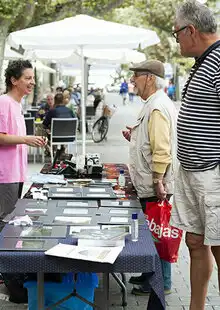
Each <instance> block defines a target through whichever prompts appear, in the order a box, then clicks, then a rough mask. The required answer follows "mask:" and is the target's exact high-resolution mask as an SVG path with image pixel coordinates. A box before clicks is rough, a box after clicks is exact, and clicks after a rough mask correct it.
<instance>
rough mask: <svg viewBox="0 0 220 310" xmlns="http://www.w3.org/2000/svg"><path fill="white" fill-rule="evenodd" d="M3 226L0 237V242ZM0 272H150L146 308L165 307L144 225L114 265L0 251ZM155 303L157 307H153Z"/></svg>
mask: <svg viewBox="0 0 220 310" xmlns="http://www.w3.org/2000/svg"><path fill="white" fill-rule="evenodd" d="M3 235H4V229H3V230H2V233H1V236H0V243H1V240H2V238H3ZM60 242H62V243H68V244H75V243H76V239H72V238H69V237H68V238H66V239H62V240H60ZM0 271H1V272H2V273H35V272H36V273H37V272H43V273H67V272H77V271H78V272H79V271H81V272H102V273H126V272H129V273H130V272H131V273H139V272H146V273H152V276H151V277H150V278H149V282H150V284H151V287H152V294H151V296H150V299H149V303H148V307H147V309H149V310H151V309H152V310H160V309H165V301H164V290H163V277H162V271H161V264H160V259H159V256H158V254H157V251H156V249H155V246H154V243H153V241H152V237H151V233H150V231H149V229H148V228H147V226H146V225H145V224H144V225H141V226H140V227H139V240H138V241H137V242H132V241H131V239H130V236H128V237H127V239H126V246H125V247H124V248H123V250H122V252H121V253H120V254H119V256H118V258H117V259H116V261H115V263H114V264H113V265H111V264H106V263H105V264H103V263H95V262H88V261H82V260H74V259H64V258H59V257H51V256H46V255H45V254H44V252H23V251H3V252H1V251H0ZM156 305H157V306H156Z"/></svg>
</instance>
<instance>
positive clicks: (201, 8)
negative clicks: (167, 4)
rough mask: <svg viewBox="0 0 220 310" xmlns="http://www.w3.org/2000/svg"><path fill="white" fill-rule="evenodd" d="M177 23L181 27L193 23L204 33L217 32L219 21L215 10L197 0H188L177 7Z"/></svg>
mask: <svg viewBox="0 0 220 310" xmlns="http://www.w3.org/2000/svg"><path fill="white" fill-rule="evenodd" d="M176 23H177V24H178V26H179V27H184V26H187V25H189V24H192V25H194V26H195V28H197V29H198V30H199V31H200V32H203V33H216V32H217V22H216V20H215V17H214V14H213V12H212V11H211V10H210V9H209V8H208V7H207V6H206V5H204V4H202V3H200V2H198V1H196V0H188V1H186V2H184V3H183V4H181V5H180V6H179V7H178V8H177V10H176Z"/></svg>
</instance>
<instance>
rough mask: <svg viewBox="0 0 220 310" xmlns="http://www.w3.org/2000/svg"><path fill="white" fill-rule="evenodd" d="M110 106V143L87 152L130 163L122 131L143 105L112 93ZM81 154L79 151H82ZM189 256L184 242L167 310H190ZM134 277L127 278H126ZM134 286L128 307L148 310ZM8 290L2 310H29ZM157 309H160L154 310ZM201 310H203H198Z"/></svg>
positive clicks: (218, 301) (114, 291)
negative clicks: (112, 109) (10, 296)
mask: <svg viewBox="0 0 220 310" xmlns="http://www.w3.org/2000/svg"><path fill="white" fill-rule="evenodd" d="M107 102H108V103H109V104H115V105H116V106H117V110H116V113H115V114H114V116H113V117H112V119H111V120H110V128H109V133H108V137H107V140H106V141H104V142H101V143H98V144H95V143H88V145H87V148H86V151H87V152H91V153H92V152H95V153H100V154H101V159H102V161H103V162H106V163H111V162H112V163H128V161H129V143H128V142H127V141H125V139H124V138H123V136H122V134H121V131H122V130H123V129H125V126H126V125H132V124H134V122H135V118H136V116H137V114H138V112H139V111H140V109H141V106H142V103H141V102H140V101H139V100H138V99H137V98H136V99H135V102H134V103H132V104H131V103H128V104H127V105H125V106H123V105H122V100H121V98H120V97H119V95H117V94H109V95H108V96H107ZM177 108H179V104H177ZM79 151H80V149H79ZM41 167H42V164H40V163H39V164H29V173H28V174H29V176H30V175H31V174H32V173H34V172H39V171H40V169H41ZM29 185H30V182H27V183H26V184H25V188H24V191H25V190H27V188H28V187H29ZM189 264H190V263H189V255H188V251H187V248H186V246H185V244H184V240H183V241H182V244H181V247H180V251H179V260H178V263H176V264H173V265H172V294H171V295H169V296H167V297H166V304H167V308H166V309H167V310H188V309H189V301H190V281H189ZM130 276H131V274H128V275H127V279H128V278H129V277H130ZM132 287H133V286H132V285H131V284H128V307H127V310H135V309H140V310H146V303H147V300H148V297H143V296H142V297H135V296H133V295H131V294H130V292H131V289H132ZM110 288H111V294H110V300H111V305H112V306H111V309H115V310H122V309H123V308H122V307H121V306H120V302H121V297H120V289H119V288H118V287H117V285H116V283H115V282H114V281H112V280H111V283H110ZM7 294H8V293H7V290H6V289H5V287H4V285H0V310H2V309H4V310H12V309H17V310H23V309H27V306H26V305H16V304H13V303H10V302H8V301H7V300H4V299H8V296H7ZM101 298H102V294H101V284H100V287H99V289H98V290H97V293H96V300H97V301H100V300H101ZM205 309H206V310H220V296H219V290H218V280H217V268H216V266H215V267H214V272H213V274H212V278H211V281H210V285H209V291H208V296H207V299H206V308H205ZM155 310H157V309H155ZM198 310H200V309H198Z"/></svg>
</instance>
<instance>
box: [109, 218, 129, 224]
mask: <svg viewBox="0 0 220 310" xmlns="http://www.w3.org/2000/svg"><path fill="white" fill-rule="evenodd" d="M110 222H111V223H128V218H127V217H117V216H115V217H114V216H113V217H111V219H110Z"/></svg>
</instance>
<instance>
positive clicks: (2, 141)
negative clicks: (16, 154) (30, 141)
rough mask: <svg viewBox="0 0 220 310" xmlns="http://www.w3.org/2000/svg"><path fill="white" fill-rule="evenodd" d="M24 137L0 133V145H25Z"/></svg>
mask: <svg viewBox="0 0 220 310" xmlns="http://www.w3.org/2000/svg"><path fill="white" fill-rule="evenodd" d="M25 138H26V137H24V136H15V135H8V134H4V133H0V145H16V144H26V141H25Z"/></svg>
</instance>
